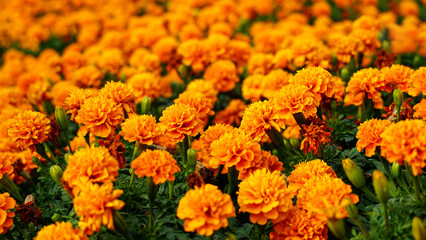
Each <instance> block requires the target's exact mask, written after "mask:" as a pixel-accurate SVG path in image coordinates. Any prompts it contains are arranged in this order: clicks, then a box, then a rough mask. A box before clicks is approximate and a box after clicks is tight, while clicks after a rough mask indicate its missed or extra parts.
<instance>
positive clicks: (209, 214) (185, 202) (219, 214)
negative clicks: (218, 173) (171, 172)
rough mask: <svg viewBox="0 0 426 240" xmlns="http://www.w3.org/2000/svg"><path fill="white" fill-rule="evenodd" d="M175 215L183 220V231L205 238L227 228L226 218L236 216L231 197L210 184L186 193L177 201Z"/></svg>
mask: <svg viewBox="0 0 426 240" xmlns="http://www.w3.org/2000/svg"><path fill="white" fill-rule="evenodd" d="M176 215H177V217H178V218H179V219H185V222H184V229H185V231H187V232H195V231H197V233H198V234H200V235H205V236H211V235H213V232H214V231H216V230H218V229H220V228H222V227H227V226H228V218H230V217H235V216H236V214H235V207H234V205H233V204H232V200H231V196H229V195H228V194H224V193H222V192H221V191H220V190H219V189H218V188H217V186H215V185H211V184H205V185H203V186H202V187H200V188H198V187H195V189H192V190H189V191H188V192H186V194H185V196H184V197H183V198H182V199H181V200H180V201H179V205H178V208H177V212H176Z"/></svg>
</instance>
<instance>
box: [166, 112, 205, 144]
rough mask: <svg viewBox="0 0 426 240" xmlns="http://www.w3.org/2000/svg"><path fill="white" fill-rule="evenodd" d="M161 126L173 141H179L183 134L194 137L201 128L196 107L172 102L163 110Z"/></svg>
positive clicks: (201, 123)
mask: <svg viewBox="0 0 426 240" xmlns="http://www.w3.org/2000/svg"><path fill="white" fill-rule="evenodd" d="M160 122H161V126H162V128H163V130H164V132H165V134H167V136H168V137H169V138H170V139H171V140H172V141H173V142H181V141H182V140H183V139H184V138H185V135H187V136H193V137H195V136H196V135H197V134H198V133H200V132H201V131H202V130H203V129H202V126H203V121H202V120H200V118H199V116H198V114H197V109H195V108H193V107H191V106H189V105H186V104H173V105H171V106H169V107H168V108H166V109H165V110H164V111H163V116H161V117H160Z"/></svg>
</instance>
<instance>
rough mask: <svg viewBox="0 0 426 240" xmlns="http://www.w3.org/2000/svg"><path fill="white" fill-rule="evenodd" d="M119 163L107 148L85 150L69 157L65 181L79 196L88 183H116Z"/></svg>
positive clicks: (64, 175) (92, 147)
mask: <svg viewBox="0 0 426 240" xmlns="http://www.w3.org/2000/svg"><path fill="white" fill-rule="evenodd" d="M118 169H119V167H118V161H117V160H116V159H115V158H113V157H112V156H111V154H110V153H109V152H108V149H107V148H105V147H94V145H92V146H91V147H90V148H83V149H80V150H79V151H77V152H75V153H74V154H73V155H71V156H69V157H68V166H67V168H66V169H65V171H64V174H63V179H64V180H65V182H67V183H68V185H69V186H70V187H71V188H72V191H73V193H74V195H77V194H78V193H79V192H80V191H81V189H82V188H83V186H84V185H86V184H87V183H104V182H106V181H115V180H116V179H117V176H118Z"/></svg>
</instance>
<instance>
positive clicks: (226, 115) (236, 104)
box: [213, 99, 247, 126]
mask: <svg viewBox="0 0 426 240" xmlns="http://www.w3.org/2000/svg"><path fill="white" fill-rule="evenodd" d="M246 107H247V105H246V104H245V103H244V102H243V101H242V100H240V99H233V100H231V101H230V102H229V104H228V106H226V108H225V109H223V110H222V111H219V112H217V113H216V115H215V116H214V120H213V122H214V123H216V124H218V123H220V124H229V125H236V126H239V125H240V123H241V120H242V118H243V114H244V110H245V109H246Z"/></svg>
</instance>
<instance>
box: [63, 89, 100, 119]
mask: <svg viewBox="0 0 426 240" xmlns="http://www.w3.org/2000/svg"><path fill="white" fill-rule="evenodd" d="M93 96H94V92H93V91H89V90H86V89H82V88H78V89H74V90H72V91H71V92H70V94H69V96H68V97H67V98H66V99H65V102H64V109H65V110H67V113H71V121H74V119H75V117H76V116H77V113H78V110H80V108H81V106H82V105H83V103H84V101H86V99H89V98H90V97H93Z"/></svg>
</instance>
